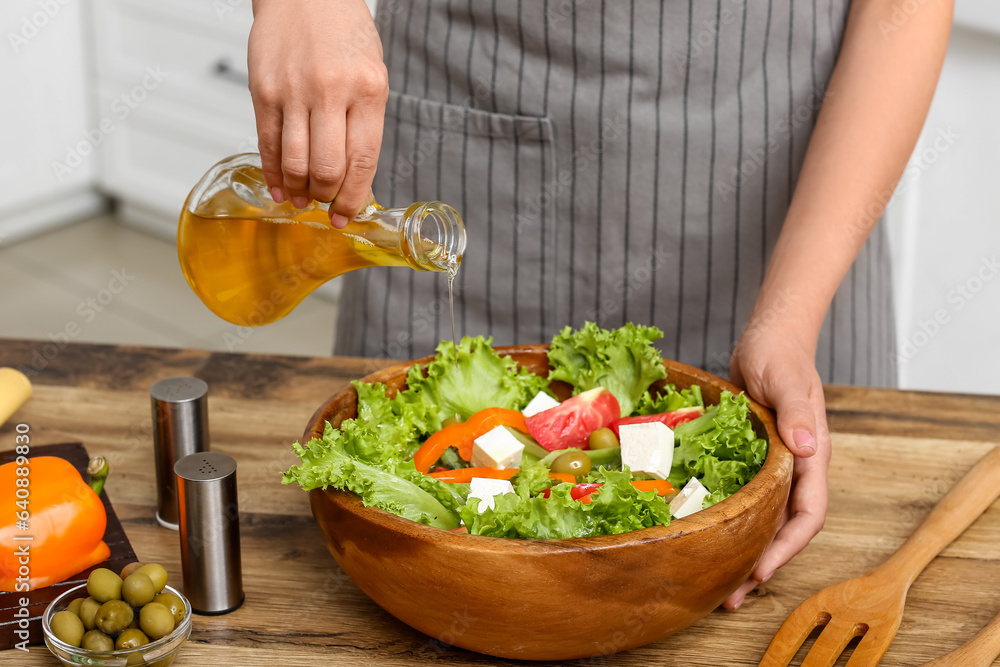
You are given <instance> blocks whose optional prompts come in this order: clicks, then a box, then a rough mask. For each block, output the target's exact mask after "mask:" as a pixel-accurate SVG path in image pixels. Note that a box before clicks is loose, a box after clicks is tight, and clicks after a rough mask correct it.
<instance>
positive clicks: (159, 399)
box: [149, 377, 209, 530]
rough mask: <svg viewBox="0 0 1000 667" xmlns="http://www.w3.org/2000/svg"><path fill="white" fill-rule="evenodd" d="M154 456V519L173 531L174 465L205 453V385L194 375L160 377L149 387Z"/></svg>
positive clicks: (206, 394)
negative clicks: (197, 453) (187, 457)
mask: <svg viewBox="0 0 1000 667" xmlns="http://www.w3.org/2000/svg"><path fill="white" fill-rule="evenodd" d="M149 400H150V407H151V409H152V413H153V450H154V455H155V458H156V520H157V522H159V524H160V525H161V526H163V527H164V528H170V529H171V530H177V517H178V512H177V482H176V476H175V475H174V464H175V463H176V462H177V461H179V460H180V459H182V458H184V457H185V456H187V455H189V454H194V453H196V452H207V451H208V449H209V438H208V384H206V383H205V381H204V380H200V379H198V378H194V377H174V378H167V379H165V380H160V381H158V382H156V383H154V384H153V386H152V387H150V388H149Z"/></svg>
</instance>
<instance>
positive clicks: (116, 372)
mask: <svg viewBox="0 0 1000 667" xmlns="http://www.w3.org/2000/svg"><path fill="white" fill-rule="evenodd" d="M45 345H47V343H45V342H44V341H10V340H0V366H3V365H7V366H14V367H18V366H22V367H23V368H24V370H26V371H37V372H36V373H35V374H34V375H33V376H32V378H31V379H32V381H33V382H34V384H35V396H34V398H32V399H31V400H30V401H29V402H28V403H27V404H26V405H25V406H24V407H23V408H22V409H21V410H19V411H18V412H17V413H15V414H14V416H13V417H12V418H11V420H10V421H9V422H8V423H7V424H6V425H5V426H4V427H3V428H0V450H8V449H12V448H13V445H14V426H15V425H16V424H18V423H27V424H29V425H30V426H31V432H32V434H33V436H34V437H33V444H35V445H42V444H47V443H55V442H68V441H82V442H83V443H84V444H85V445H86V447H87V449H88V451H90V452H91V453H103V454H105V455H106V456H108V457H109V458H110V459H111V461H112V465H113V471H112V476H111V478H110V479H109V481H108V485H107V487H106V490H107V493H108V495H109V497H110V498H111V501H112V502H113V503H114V506H115V509H116V511H117V514H118V516H119V518H120V519H121V521H122V524H123V525H124V527H125V531H126V533H127V535H128V537H129V539H130V540H131V542H132V546H133V547H134V548H135V550H136V553H137V554H138V556H139V557H140V558H141V559H142V560H145V561H156V562H162V563H163V564H164V565H165V566H166V567H167V570H168V572H169V574H170V578H171V581H173V582H179V581H180V554H179V546H178V539H179V538H178V534H177V533H176V532H173V531H169V530H166V529H164V528H161V527H160V526H159V525H158V524H157V523H156V520H155V519H154V512H155V503H156V491H155V487H154V484H155V481H154V469H153V460H152V436H151V426H152V424H151V421H150V414H149V395H148V389H149V386H150V385H151V384H152V383H153V382H154V381H156V380H158V379H161V378H164V377H170V376H174V375H196V376H198V377H201V378H203V379H205V380H206V381H207V382H208V383H209V386H210V396H209V409H210V416H209V424H210V428H211V432H212V448H213V449H214V450H216V451H222V452H226V453H228V454H230V455H232V456H234V457H235V458H236V460H237V461H238V463H239V472H238V475H239V489H240V510H241V517H240V522H241V525H240V529H241V535H242V548H243V568H244V588H245V590H246V595H247V599H246V603H245V604H244V605H243V607H241V608H240V609H239V610H237V611H236V612H234V613H232V614H229V615H226V616H219V617H204V616H198V617H196V618H195V619H194V630H193V632H192V635H191V639H190V640H189V642H188V644H187V645H186V646H185V647H184V648H183V649H182V651H181V654H180V658H179V659H178V661H177V662H176V663H175V664H177V665H178V666H183V665H205V664H218V665H246V666H257V665H260V666H268V667H270V666H272V665H313V664H318V665H380V666H381V665H387V666H394V665H413V664H422V663H437V664H442V665H504V664H539V663H515V662H509V661H503V660H498V659H496V658H492V657H488V656H482V655H477V654H474V653H470V652H467V651H463V650H460V649H456V648H452V647H451V646H449V645H447V644H445V643H443V642H442V641H441V639H440V638H432V637H427V636H425V635H422V634H420V633H419V632H417V631H415V630H412V629H410V628H409V627H407V626H406V625H404V624H403V623H400V622H399V621H397V620H396V619H394V618H393V617H392V616H390V615H389V614H387V613H386V612H384V611H383V610H382V609H380V608H379V607H378V606H377V605H375V604H374V603H373V602H372V601H371V600H369V599H368V598H367V597H366V596H365V595H364V594H363V593H361V592H360V591H359V590H358V589H357V587H355V586H354V584H353V583H352V582H351V581H350V579H348V578H347V577H345V576H344V575H343V573H342V572H341V571H340V569H339V568H338V567H337V564H336V563H335V562H334V560H333V558H332V557H331V556H330V555H329V553H328V552H327V550H326V546H325V545H324V543H323V540H322V537H321V536H320V533H319V530H318V528H317V526H316V523H315V521H314V520H313V518H312V516H311V513H310V510H309V496H308V494H306V493H305V492H302V491H300V490H299V489H298V488H297V487H289V486H281V484H280V481H279V478H280V473H281V472H282V471H283V470H285V469H287V467H288V466H289V465H291V464H292V463H294V462H295V460H296V459H295V457H294V456H293V455H292V454H291V452H290V451H289V449H288V445H289V443H291V442H292V441H294V440H296V439H297V438H298V437H299V435H300V434H301V433H302V430H303V427H304V425H305V424H306V422H307V421H308V420H309V417H310V416H311V415H312V413H313V411H314V410H315V409H316V407H317V406H318V405H319V404H320V403H321V402H322V401H323V400H325V399H326V398H327V397H328V396H329V395H331V394H332V393H334V392H336V391H338V390H339V389H341V388H343V387H344V386H345V385H346V383H347V382H349V381H350V379H353V378H357V377H361V376H362V375H365V374H367V373H369V372H371V371H372V370H374V369H376V368H379V367H381V366H384V365H387V364H388V363H391V362H386V361H371V360H364V359H339V358H315V359H312V358H305V357H275V356H255V355H228V354H219V353H208V352H199V351H191V350H160V349H154V348H138V347H122V348H117V347H113V346H94V345H69V346H67V347H65V348H64V349H62V350H58V349H56V350H54V352H55V353H54V354H52V355H50V356H52V358H51V359H46V358H45V356H44V355H45V354H46V352H50V353H51V352H53V350H52V349H48V350H46V348H45ZM33 358H34V359H35V361H34V362H33V361H32V359H33ZM43 361H44V362H45V363H44V366H43V365H42V362H43ZM33 366H34V367H33ZM39 366H42V367H41V368H37V367H39ZM827 395H828V400H829V403H830V422H831V426H832V428H833V431H834V433H833V441H834V452H833V461H832V465H831V471H830V511H829V515H828V519H827V522H826V526H825V528H824V530H823V532H822V533H820V535H819V536H817V537H816V539H814V540H813V542H812V544H810V545H809V547H807V549H806V550H805V551H804V552H803V553H802V554H801V555H800V556H798V557H797V558H796V559H795V560H794V561H793V562H792V563H791V564H789V565H788V566H786V567H785V568H782V569H781V570H779V571H778V573H777V574H775V576H774V578H773V579H771V581H769V582H768V583H767V584H765V585H763V586H762V587H760V589H759V590H758V591H757V592H756V593H755V594H753V595H752V596H751V597H750V598H749V599H748V600H747V602H746V603H745V604H744V605H743V607H742V608H741V609H740V610H739V611H738V612H735V613H730V612H725V611H721V610H720V611H715V612H713V613H712V614H710V615H709V616H708V617H706V618H705V619H703V620H702V621H700V622H699V623H697V624H696V625H694V626H692V627H691V628H689V629H688V630H685V631H684V632H682V633H680V634H678V635H675V636H673V637H670V638H667V639H665V640H662V641H659V642H655V643H653V644H650V645H648V646H645V647H642V648H638V649H635V650H633V651H629V652H626V653H620V654H615V655H611V656H607V657H600V658H594V659H588V660H583V661H575V662H574V663H570V664H581V665H622V666H633V665H635V666H639V665H691V666H699V667H700V666H704V667H709V666H720V665H725V666H729V665H734V666H743V665H747V666H753V665H756V664H757V661H758V660H759V659H760V657H761V656H762V655H763V653H764V649H765V648H766V646H767V644H768V642H769V641H770V640H771V637H772V636H773V635H774V633H775V632H776V631H777V629H778V628H779V627H780V625H781V623H782V621H783V620H784V619H785V617H786V616H787V615H788V614H789V613H790V612H791V611H792V610H793V609H794V608H795V607H796V606H797V605H798V604H799V603H800V602H801V601H802V600H804V599H805V598H806V597H808V596H809V595H811V594H812V593H815V592H816V591H818V590H820V589H821V588H823V587H825V586H828V585H830V584H833V583H836V582H838V581H842V580H844V579H848V578H851V577H854V576H857V575H859V574H862V573H863V572H865V571H867V570H869V569H871V568H873V567H874V566H876V565H878V564H879V563H880V562H882V561H884V560H885V559H886V558H887V557H888V556H889V555H890V554H891V553H892V552H894V551H895V550H896V549H897V548H898V547H899V546H900V545H901V544H902V543H903V542H904V541H905V539H906V537H907V536H908V535H909V534H910V532H912V531H913V529H914V528H916V526H917V525H918V524H919V523H920V522H921V521H922V520H923V519H924V518H925V517H926V516H927V514H928V513H929V511H930V509H931V508H932V507H933V506H934V504H935V503H936V502H937V501H938V500H940V499H941V498H942V497H943V496H944V495H945V493H947V491H948V490H949V489H950V488H951V486H952V485H953V484H954V483H955V482H956V481H958V480H959V479H960V478H961V477H962V476H963V475H964V473H965V472H966V471H967V470H968V469H969V468H971V467H972V465H973V464H974V463H975V462H976V461H977V460H978V459H979V458H980V457H981V456H983V455H984V454H985V453H986V452H987V451H988V450H989V449H990V448H991V447H992V446H994V445H995V444H1000V397H984V396H956V395H949V394H929V393H920V392H898V391H890V390H876V389H855V388H849V387H828V388H827ZM998 505H1000V504H995V505H994V506H992V507H991V508H990V509H988V510H987V511H986V512H985V513H984V514H983V516H982V517H981V518H980V519H979V520H978V521H976V522H975V523H973V525H972V526H971V527H970V528H969V529H968V530H967V531H966V532H965V533H964V534H963V535H961V536H960V537H959V538H958V539H957V540H956V541H955V542H954V543H952V544H951V545H950V546H949V547H947V548H946V549H945V550H944V551H943V552H942V554H941V555H940V556H939V557H938V558H936V559H935V560H934V561H933V562H931V564H930V565H929V566H928V568H927V569H926V570H925V571H924V573H923V574H922V575H921V576H920V577H919V578H918V579H917V581H916V582H915V583H914V584H913V587H912V588H911V589H910V594H909V597H908V599H907V605H906V611H905V613H904V616H903V620H902V624H901V626H900V629H899V632H898V634H897V636H896V640H895V641H894V642H893V644H892V646H891V647H890V648H889V651H888V653H886V655H885V658H884V659H883V660H882V663H881V664H882V665H885V666H887V667H898V666H903V665H906V666H911V665H919V664H922V663H924V662H926V661H928V660H931V659H933V658H936V657H939V656H941V655H944V654H946V653H948V652H950V651H952V650H954V649H956V648H958V647H959V646H961V645H962V644H964V643H965V642H966V641H968V640H969V639H970V638H972V636H973V635H975V634H976V633H977V632H978V631H979V630H980V629H981V628H983V626H985V625H986V624H987V623H988V622H989V621H990V619H991V618H992V617H993V616H994V615H996V614H997V613H998V612H1000V506H998ZM584 611H585V613H600V605H599V592H595V607H594V609H593V610H584ZM567 613H568V614H574V613H581V610H574V609H568V610H567ZM488 622H489V619H488V618H476V617H475V616H472V617H470V618H464V619H456V621H455V631H456V632H460V631H461V630H462V627H463V626H464V624H466V623H488ZM525 622H526V623H530V622H531V619H525ZM807 646H808V644H807ZM0 660H2V661H3V663H4V664H12V665H26V666H33V665H56V664H58V663H57V662H56V660H55V658H54V657H52V656H51V655H50V654H49V653H48V651H47V649H45V648H44V647H33V648H32V649H31V652H30V653H29V654H24V653H21V652H4V653H0ZM845 662H846V660H845V659H844V658H842V659H841V662H840V663H839V664H844V663H845ZM793 664H794V663H793Z"/></svg>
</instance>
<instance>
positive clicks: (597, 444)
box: [589, 428, 621, 449]
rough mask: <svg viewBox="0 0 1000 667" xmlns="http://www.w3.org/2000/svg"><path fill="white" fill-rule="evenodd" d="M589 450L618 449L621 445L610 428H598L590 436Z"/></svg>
mask: <svg viewBox="0 0 1000 667" xmlns="http://www.w3.org/2000/svg"><path fill="white" fill-rule="evenodd" d="M589 442H590V448H591V449H619V448H620V447H621V443H619V442H618V438H616V437H615V432H614V431H612V430H611V429H610V428H599V429H597V430H596V431H594V432H593V433H591V434H590V439H589Z"/></svg>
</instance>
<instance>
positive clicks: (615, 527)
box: [461, 468, 670, 539]
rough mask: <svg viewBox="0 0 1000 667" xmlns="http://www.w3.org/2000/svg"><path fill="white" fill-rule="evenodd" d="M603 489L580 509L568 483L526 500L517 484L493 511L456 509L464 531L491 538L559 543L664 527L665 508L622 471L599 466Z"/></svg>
mask: <svg viewBox="0 0 1000 667" xmlns="http://www.w3.org/2000/svg"><path fill="white" fill-rule="evenodd" d="M600 481H603V482H604V486H602V487H601V488H600V490H599V491H597V492H596V493H595V494H594V495H593V502H591V503H590V504H589V505H584V504H582V503H580V502H579V501H577V500H573V499H572V498H571V497H570V490H571V489H572V486H573V485H572V484H557V485H556V486H553V487H552V491H551V495H550V497H548V498H541V497H538V496H535V497H528V496H526V495H525V494H524V493H522V490H523V489H522V488H521V486H520V485H521V482H520V481H515V493H508V494H505V495H503V496H500V497H498V498H496V507H495V508H492V509H491V508H486V509H484V510H483V512H482V513H480V512H478V511H476V507H474V505H476V503H469V504H467V505H466V506H464V507H463V508H462V510H461V514H462V519H463V520H464V521H465V526H466V528H467V529H468V531H469V532H470V533H472V534H475V535H488V536H491V537H522V538H524V537H530V538H540V539H560V538H569V537H590V536H593V535H612V534H616V533H625V532H629V531H632V530H639V529H641V528H648V527H650V526H655V525H660V524H662V525H667V524H669V523H670V508H669V506H668V505H667V503H666V502H664V500H663V499H662V498H660V497H659V496H657V495H656V492H655V491H646V492H642V491H639V490H637V489H636V488H635V487H634V486H632V484H631V483H630V482H631V474H630V473H629V472H628V471H616V470H608V469H605V468H602V469H601V471H600Z"/></svg>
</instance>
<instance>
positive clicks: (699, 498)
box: [670, 477, 708, 519]
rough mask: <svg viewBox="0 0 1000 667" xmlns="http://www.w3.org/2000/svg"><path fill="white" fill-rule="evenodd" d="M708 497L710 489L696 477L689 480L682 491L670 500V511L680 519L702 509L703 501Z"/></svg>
mask: <svg viewBox="0 0 1000 667" xmlns="http://www.w3.org/2000/svg"><path fill="white" fill-rule="evenodd" d="M707 497H708V489H706V488H705V485H704V484H702V483H701V482H699V481H698V479H697V478H696V477H692V478H691V479H689V480H688V483H687V484H685V485H684V488H683V489H681V491H680V493H678V494H677V495H676V496H674V499H673V500H671V501H670V513H671V514H673V515H674V516H675V517H677V518H678V519H683V518H684V517H686V516H688V515H690V514H694V513H695V512H697V511H699V510H701V506H702V503H703V502H704V501H705V498H707Z"/></svg>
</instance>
